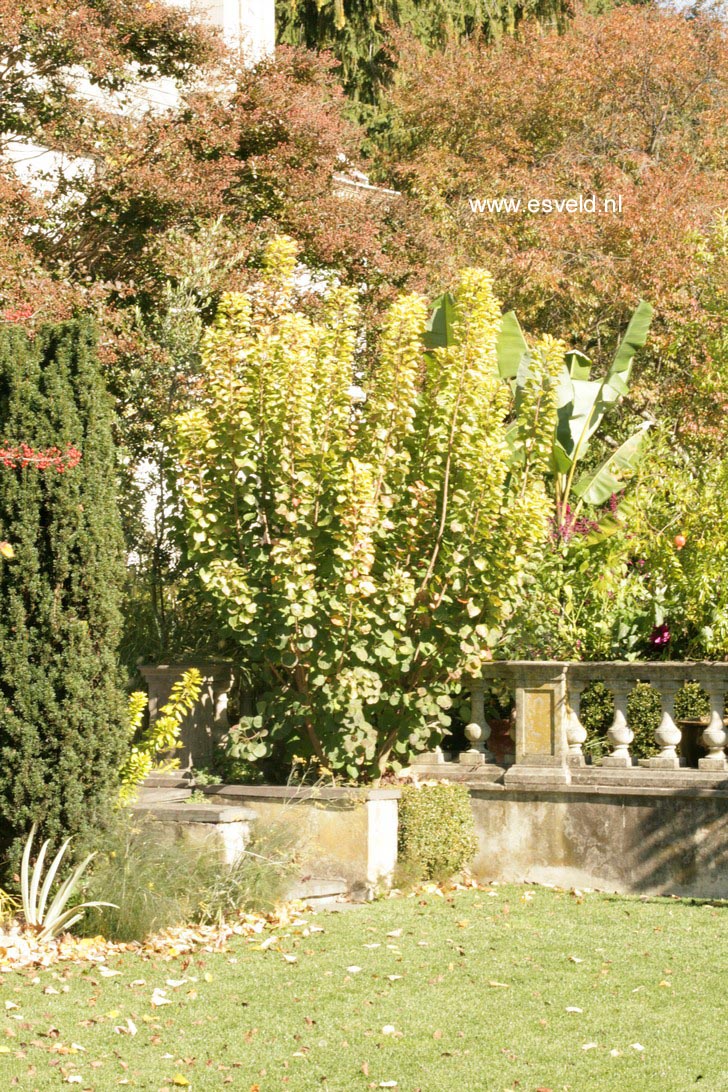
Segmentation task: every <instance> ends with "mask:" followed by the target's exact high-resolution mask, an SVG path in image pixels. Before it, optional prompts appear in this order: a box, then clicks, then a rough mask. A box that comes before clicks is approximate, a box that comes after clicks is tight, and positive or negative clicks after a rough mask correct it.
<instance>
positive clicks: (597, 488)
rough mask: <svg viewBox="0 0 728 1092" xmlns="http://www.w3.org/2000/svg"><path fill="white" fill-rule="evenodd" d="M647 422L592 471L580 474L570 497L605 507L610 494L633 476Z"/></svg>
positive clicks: (642, 446)
mask: <svg viewBox="0 0 728 1092" xmlns="http://www.w3.org/2000/svg"><path fill="white" fill-rule="evenodd" d="M648 428H649V422H648V421H645V422H644V424H643V425H642V427H641V428H640V429H638V431H637V432H635V433H634V435H632V436H630V438H629V439H628V440H625V441H624V443H623V444H620V446H619V447H618V448H617V450H616V451H613V452H612V454H611V455H610V456H609V458H608V459H605V460H604V462H603V463H602V464H601V466H598V467H597V468H596V470H589V471H587V473H586V474H582V476H581V477H580V478H579V480H578V481H577V482H576V483H575V484H574V487H573V493H574V495H575V496H577V497H578V498H579V500H580V501H581V502H582V503H586V504H594V505H599V504H606V502H607V501H608V500H609V498H610V497H611V496H612V495H613V494H614V493H619V492H620V491H621V490H622V489H624V482H625V479H626V478H629V477H631V476H632V474H633V473H634V471H635V469H636V467H637V464H638V462H639V460H640V458H641V456H642V452H643V450H644V442H645V433H646V432H647V429H648Z"/></svg>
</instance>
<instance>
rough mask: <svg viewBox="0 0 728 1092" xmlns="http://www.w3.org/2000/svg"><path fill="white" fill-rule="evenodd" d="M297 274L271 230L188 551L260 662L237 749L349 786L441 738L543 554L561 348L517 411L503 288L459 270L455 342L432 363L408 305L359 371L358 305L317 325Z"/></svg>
mask: <svg viewBox="0 0 728 1092" xmlns="http://www.w3.org/2000/svg"><path fill="white" fill-rule="evenodd" d="M294 266H295V247H294V245H293V244H292V243H291V241H290V240H288V239H276V240H274V241H273V243H272V244H271V245H270V248H269V250H268V255H267V266H266V271H265V274H264V277H263V280H262V282H261V285H260V286H259V287H258V288H257V289H256V290H255V291H253V292H251V293H250V294H249V295H248V296H242V295H229V296H227V297H225V298H224V299H223V300H222V303H221V306H220V310H219V314H218V316H217V319H216V321H215V323H214V325H213V326H212V328H211V329H210V331H209V332H208V334H207V335H206V338H205V339H204V343H203V347H202V373H201V374H202V391H201V397H200V399H199V400H198V402H197V404H196V406H195V407H194V408H193V409H192V410H190V411H189V412H187V413H185V414H183V415H181V416H180V417H178V418H177V419H176V421H175V422H174V425H175V434H176V448H177V458H178V463H179V471H180V476H181V480H182V489H183V498H184V506H185V517H186V523H187V533H188V550H189V554H190V557H191V560H192V561H193V563H194V564H195V566H196V572H197V574H198V575H199V578H200V580H201V583H202V586H203V588H204V589H205V592H206V594H207V595H208V596H209V599H210V600H211V601H212V603H213V604H214V605H215V607H216V609H217V611H218V613H219V617H220V622H221V625H222V626H224V628H225V629H226V631H227V632H228V633H232V634H233V635H234V636H235V639H236V640H237V641H238V643H239V645H240V647H241V651H242V654H243V655H244V656H245V658H246V659H247V660H248V661H250V662H252V664H253V666H254V667H257V669H258V676H259V677H258V687H259V691H260V692H261V701H260V703H259V705H258V709H257V713H256V715H255V716H254V717H249V718H242V720H241V723H240V726H239V727H238V728H237V729H236V730H235V731H234V732H232V733H231V742H232V746H231V753H232V754H233V755H235V756H236V757H239V758H245V759H250V760H255V759H257V758H261V757H263V756H265V755H267V754H270V753H271V751H272V749H273V747H274V746H275V745H279V747H278V753H280V744H281V743H282V744H284V745H285V748H286V751H287V753H288V756H289V758H290V757H292V756H293V754H295V753H298V754H303V755H305V756H313V757H315V758H316V759H317V760H318V761H319V762H320V763H323V764H324V765H325V766H327V767H329V768H330V769H332V770H334V771H337V772H343V773H344V775H345V776H347V777H349V778H352V779H355V778H357V777H359V776H360V775H361V774H362V773H365V774H368V775H370V776H376V775H377V774H378V773H379V772H380V771H381V770H382V769H384V768H386V767H387V766H392V765H395V766H396V765H397V764H401V763H402V762H403V761H404V760H405V758H406V756H407V754H408V753H409V752H411V751H413V750H414V751H417V750H421V749H423V748H425V747H426V746H428V745H430V744H431V743H432V742H434V741H436V740H437V739H438V738H441V736H442V733H443V731H444V730H445V729H446V727H447V726H448V724H449V715H448V713H447V709H448V707H449V706H450V695H451V694H452V693H453V692H454V691H457V690H458V688H459V687H460V685H461V680H462V679H463V677H464V676H465V675H467V674H468V673H470V672H477V671H478V670H479V669H480V666H481V664H482V663H483V661H484V660H486V659H488V658H489V657H490V656H491V655H492V650H493V648H494V647H495V646H496V645H497V642H498V640H499V635H500V633H501V629H502V626H503V623H504V620H505V619H506V618H507V617H508V615H509V613H510V612H511V611H512V609H513V605H514V603H515V602H516V601H517V599H518V596H519V595H520V588H521V580H522V573H523V570H524V568H525V567H526V566H528V565H531V566H533V565H535V564H536V563H537V561H538V556H539V549H540V544H541V543H542V542H543V541H544V540H545V538H546V534H547V530H548V516H549V513H550V506H549V500H548V495H547V492H546V489H545V484H544V475H545V474H546V473H547V472H548V467H547V465H546V457H545V453H546V452H547V450H548V445H549V442H550V438H551V437H552V436H553V433H554V429H555V424H556V407H555V383H554V381H553V375H554V370H555V365H554V361H555V359H556V356H557V355H558V353H559V352H561V347H560V346H557V345H556V344H555V343H545V342H544V343H543V346H541V347H539V350H538V351H535V352H534V353H533V359H532V362H531V368H530V377H529V380H528V384H527V386H526V388H525V391H524V392H523V396H522V397H521V396H520V395H519V403H518V404H515V403H514V397H513V393H512V391H511V388H510V386H509V384H508V383H507V382H505V381H504V380H503V379H501V377H500V373H499V370H498V361H497V354H496V342H497V339H498V334H499V331H500V326H501V315H500V310H499V306H498V303H497V301H496V300H495V297H494V296H493V290H492V279H491V277H490V275H489V274H488V273H485V272H483V271H482V270H474V269H472V270H465V272H464V273H463V274H462V276H461V278H460V282H459V285H458V286H457V287H456V289H455V293H454V303H453V306H452V314H451V320H452V322H451V330H452V337H451V339H450V340H449V343H448V347H446V348H438V349H434V350H432V351H431V352H425V349H424V343H423V335H424V332H425V326H426V322H427V316H428V307H427V305H426V302H425V300H424V299H422V298H421V297H419V296H415V295H412V296H405V297H402V298H401V299H399V300H397V301H396V302H395V303H394V304H393V305H392V307H391V308H390V311H389V313H388V315H387V317H386V319H385V322H384V324H383V329H382V331H381V335H380V338H379V342H378V345H377V351H376V354H375V355H376V363H375V365H374V366H373V368H372V369H371V370H370V371H369V372H368V373H367V374H366V375H365V376H364V377H363V376H362V372H361V371H360V370H359V367H360V365H359V362H358V356H357V354H358V353H359V351H360V350H361V348H362V346H363V344H364V337H363V334H362V333H361V332H360V329H361V328H360V319H359V313H358V308H357V303H356V298H355V294H354V292H353V291H352V289H350V288H346V287H338V288H335V289H334V290H332V291H331V292H330V293H329V295H328V296H327V297H326V298H325V300H324V301H323V304H322V306H321V307H320V309H319V311H318V312H317V317H316V320H315V321H314V320H313V319H312V318H311V317H310V316H309V315H308V314H306V313H304V312H303V311H302V310H299V309H297V306H296V299H295V293H294V287H293V284H294V282H293V271H294ZM352 384H355V385H356V386H361V387H363V388H364V390H365V392H366V399H365V401H362V400H361V398H359V399H357V397H356V391H354V398H352ZM514 451H515V452H517V453H518V462H517V465H516V466H515V467H514Z"/></svg>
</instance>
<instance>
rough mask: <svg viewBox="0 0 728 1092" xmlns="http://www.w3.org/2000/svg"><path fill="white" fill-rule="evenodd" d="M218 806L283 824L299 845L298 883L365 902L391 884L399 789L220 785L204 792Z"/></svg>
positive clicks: (264, 822)
mask: <svg viewBox="0 0 728 1092" xmlns="http://www.w3.org/2000/svg"><path fill="white" fill-rule="evenodd" d="M203 791H204V793H205V795H206V796H207V797H208V799H210V800H214V801H215V802H216V803H219V804H227V805H232V806H236V807H239V806H241V805H242V806H244V807H248V808H251V809H252V810H253V811H254V812H255V814H256V815H257V817H258V822H259V824H260V826H261V827H263V828H265V826H266V825H267V824H271V823H276V824H277V823H283V824H286V825H288V826H289V827H290V828H291V830H292V831H293V832H294V833H295V835H296V839H297V842H298V846H299V860H300V877H299V882H300V883H301V884H302V885H303V886H304V887H306V886H307V885H309V888H310V883H311V881H316V883H318V884H323V885H327V884H338V887H339V890H342V891H348V892H349V893H350V894H352V895H354V897H358V898H366V897H370V896H371V895H372V894H373V893H374V892H376V891H377V890H378V889H379V888H381V887H386V886H388V885H389V883H390V882H391V878H392V873H393V871H394V867H395V865H396V863H397V814H398V801H399V796H400V790H399V789H355V788H351V789H338V788H297V787H287V786H280V785H219V786H209V787H207V788H204V789H203Z"/></svg>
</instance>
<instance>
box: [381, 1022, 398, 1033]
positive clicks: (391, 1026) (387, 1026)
mask: <svg viewBox="0 0 728 1092" xmlns="http://www.w3.org/2000/svg"><path fill="white" fill-rule="evenodd" d="M396 1032H397V1029H396V1028H395V1026H394V1024H385V1025H384V1027H383V1028H382V1035H395V1034H396Z"/></svg>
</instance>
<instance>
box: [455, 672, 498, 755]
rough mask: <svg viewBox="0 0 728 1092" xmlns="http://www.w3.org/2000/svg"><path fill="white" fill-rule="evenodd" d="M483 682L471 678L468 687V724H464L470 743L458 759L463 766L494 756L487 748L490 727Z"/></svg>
mask: <svg viewBox="0 0 728 1092" xmlns="http://www.w3.org/2000/svg"><path fill="white" fill-rule="evenodd" d="M484 694H485V692H484V688H483V683H482V681H481V680H480V679H473V681H472V684H471V688H470V724H467V725H466V726H465V735H466V737H467V739H468V742H469V743H470V747H469V749H468V750H467V751H462V752H461V754H460V755H459V758H458V761H459V762H461V763H462V764H463V765H464V766H473V765H482V764H483V763H485V762H493V761H494V757H493V755H492V753H491V752H490V751H489V750H488V740H489V739H490V732H491V728H490V725H489V724H488V722H487V721H486V719H485V696H484Z"/></svg>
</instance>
